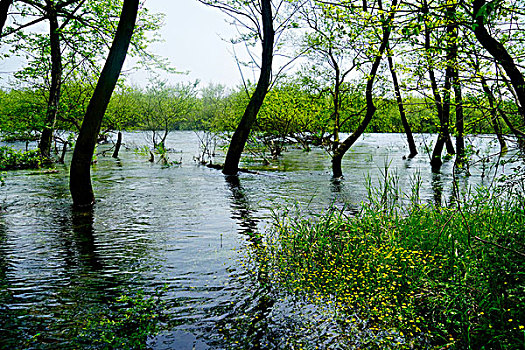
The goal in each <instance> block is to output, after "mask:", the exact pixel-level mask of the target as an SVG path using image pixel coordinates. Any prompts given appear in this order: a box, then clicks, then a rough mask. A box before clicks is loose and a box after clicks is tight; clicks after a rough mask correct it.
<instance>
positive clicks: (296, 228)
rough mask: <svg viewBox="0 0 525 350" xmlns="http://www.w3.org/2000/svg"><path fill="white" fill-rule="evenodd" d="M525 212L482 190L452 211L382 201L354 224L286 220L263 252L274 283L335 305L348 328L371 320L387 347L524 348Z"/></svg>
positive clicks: (338, 215)
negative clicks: (403, 206) (394, 207)
mask: <svg viewBox="0 0 525 350" xmlns="http://www.w3.org/2000/svg"><path fill="white" fill-rule="evenodd" d="M524 207H525V199H524V197H523V196H521V195H519V194H518V195H511V194H508V193H504V192H501V193H499V194H498V193H497V192H494V193H488V191H485V190H480V191H479V192H478V193H477V194H475V195H472V196H470V197H469V198H468V199H464V201H463V202H461V203H460V204H457V203H456V204H454V206H453V207H449V208H443V207H435V206H432V205H420V204H417V203H416V202H413V203H412V204H411V205H409V206H408V207H405V208H404V209H402V208H401V206H398V207H397V209H396V210H393V207H392V204H387V201H384V200H379V201H375V202H374V201H371V203H370V204H369V205H366V206H363V209H362V211H361V212H360V213H359V214H358V215H356V216H353V217H347V216H345V215H344V214H343V213H342V212H341V211H337V210H335V209H333V210H330V211H329V212H328V213H326V214H324V215H321V216H320V217H319V218H318V219H317V220H312V219H311V218H304V217H303V218H301V217H298V218H290V217H286V216H285V217H281V218H277V219H276V222H275V225H274V228H275V229H274V230H273V234H272V235H270V236H269V238H268V240H267V242H266V243H267V244H266V248H265V253H266V254H267V255H268V259H269V262H270V271H273V276H272V278H273V279H274V280H275V281H277V282H278V283H279V284H281V285H284V286H286V288H287V289H288V290H289V291H292V292H294V293H295V294H303V295H305V296H307V297H309V298H311V299H312V300H314V301H318V302H321V303H325V302H327V300H329V301H330V302H334V303H336V304H337V308H338V310H340V311H341V313H340V314H341V315H343V316H341V318H342V320H341V321H342V322H343V323H344V322H347V323H352V322H355V319H354V320H353V319H352V317H353V316H352V315H356V314H357V315H359V317H360V318H361V319H365V320H367V327H368V329H369V330H372V331H374V330H375V331H377V332H378V334H383V335H382V339H381V342H382V345H380V348H409V347H416V348H422V347H427V348H432V347H436V348H443V347H446V348H454V349H468V348H472V349H483V348H484V349H522V348H524V347H525V342H524V338H525V254H524V248H525V246H524V242H525V212H524ZM345 315H347V316H345ZM385 330H386V331H388V332H386V333H385ZM385 334H386V335H385ZM349 341H350V342H351V340H349ZM374 344H375V345H373V346H378V345H377V344H378V343H377V339H375V340H374ZM361 345H362V346H366V344H361ZM373 346H372V347H373Z"/></svg>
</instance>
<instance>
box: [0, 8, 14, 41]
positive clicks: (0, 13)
mask: <svg viewBox="0 0 525 350" xmlns="http://www.w3.org/2000/svg"><path fill="white" fill-rule="evenodd" d="M12 3H13V0H0V34H2V30H3V29H4V25H5V22H6V21H7V14H8V13H9V7H11V4H12Z"/></svg>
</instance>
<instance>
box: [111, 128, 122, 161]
mask: <svg viewBox="0 0 525 350" xmlns="http://www.w3.org/2000/svg"><path fill="white" fill-rule="evenodd" d="M121 145H122V133H121V132H120V131H119V132H118V135H117V143H116V144H115V151H113V156H112V157H113V158H118V153H119V152H120V146H121Z"/></svg>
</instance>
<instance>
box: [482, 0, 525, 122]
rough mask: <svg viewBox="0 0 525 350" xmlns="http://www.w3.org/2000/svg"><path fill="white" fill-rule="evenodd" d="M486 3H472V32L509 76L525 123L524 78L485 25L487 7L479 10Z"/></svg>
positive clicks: (484, 0)
mask: <svg viewBox="0 0 525 350" xmlns="http://www.w3.org/2000/svg"><path fill="white" fill-rule="evenodd" d="M486 4H487V2H486V0H474V2H473V3H472V12H473V16H474V21H475V26H474V27H475V29H474V34H475V35H476V39H477V40H478V41H479V43H480V44H481V45H482V46H483V47H484V48H485V50H487V51H488V52H489V53H490V54H491V55H492V57H494V59H495V60H496V62H498V64H499V65H501V66H502V67H503V69H504V70H505V72H506V73H507V75H508V77H509V78H510V82H511V84H512V87H513V88H514V91H515V92H516V96H517V97H518V102H519V105H520V106H519V113H520V115H521V117H522V119H523V122H524V124H525V79H524V78H523V74H521V72H520V71H519V69H518V67H517V66H516V63H515V62H514V59H513V58H512V57H511V56H510V55H509V53H508V51H507V50H506V49H505V47H504V46H503V44H501V43H500V42H499V41H497V40H496V39H494V38H493V37H492V36H491V35H490V33H489V32H488V30H487V28H486V27H485V22H484V20H485V16H484V13H487V12H488V9H487V8H486V7H485V11H481V10H482V8H483V7H484V6H485V5H486Z"/></svg>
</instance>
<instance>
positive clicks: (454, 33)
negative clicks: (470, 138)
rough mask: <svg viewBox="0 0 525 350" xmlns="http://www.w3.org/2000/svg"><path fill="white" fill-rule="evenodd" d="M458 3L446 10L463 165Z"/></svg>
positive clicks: (458, 158)
mask: <svg viewBox="0 0 525 350" xmlns="http://www.w3.org/2000/svg"><path fill="white" fill-rule="evenodd" d="M456 6H457V5H456V4H453V3H451V4H450V5H449V6H448V7H447V10H446V17H447V21H449V22H448V24H447V34H448V40H449V43H448V46H449V47H448V49H449V56H450V57H448V58H449V60H450V61H449V63H450V65H451V66H452V86H453V89H454V106H455V112H456V113H455V114H456V162H455V164H456V166H458V167H461V166H462V165H463V161H464V159H465V121H464V119H465V116H464V113H463V94H462V91H461V82H460V79H459V66H458V44H457V42H458V30H459V29H458V21H457V18H456Z"/></svg>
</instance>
